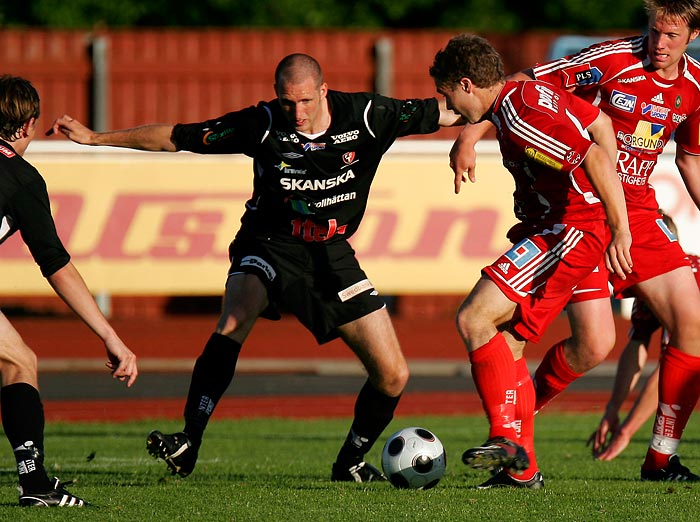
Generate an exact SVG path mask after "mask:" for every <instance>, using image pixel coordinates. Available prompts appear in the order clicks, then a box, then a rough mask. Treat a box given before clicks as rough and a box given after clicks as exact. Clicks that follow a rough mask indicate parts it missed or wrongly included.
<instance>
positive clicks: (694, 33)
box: [688, 29, 700, 42]
mask: <svg viewBox="0 0 700 522" xmlns="http://www.w3.org/2000/svg"><path fill="white" fill-rule="evenodd" d="M699 34H700V29H693V30H692V31H690V40H688V42H692V41H693V40H695V39H696V38H697V37H698V35H699Z"/></svg>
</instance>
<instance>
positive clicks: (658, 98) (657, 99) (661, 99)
mask: <svg viewBox="0 0 700 522" xmlns="http://www.w3.org/2000/svg"><path fill="white" fill-rule="evenodd" d="M651 101H653V102H654V103H658V104H660V105H663V103H664V95H663V93H659V94H657V95H656V96H654V97H653V98H652V99H651Z"/></svg>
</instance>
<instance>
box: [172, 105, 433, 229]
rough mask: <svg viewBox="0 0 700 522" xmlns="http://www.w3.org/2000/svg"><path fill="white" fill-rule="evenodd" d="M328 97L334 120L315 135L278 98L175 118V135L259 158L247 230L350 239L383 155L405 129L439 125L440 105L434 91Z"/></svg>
mask: <svg viewBox="0 0 700 522" xmlns="http://www.w3.org/2000/svg"><path fill="white" fill-rule="evenodd" d="M328 103H329V108H330V111H331V125H330V127H329V128H328V130H327V131H326V132H325V133H324V134H322V135H320V136H318V137H315V138H313V139H310V138H307V137H305V136H304V135H302V134H300V133H298V132H296V131H295V129H294V127H293V125H292V124H291V123H290V122H289V121H288V119H287V118H286V116H285V114H284V112H283V111H282V108H281V106H280V104H279V103H278V101H277V100H272V101H268V102H260V103H259V104H258V105H257V106H255V107H249V108H246V109H243V110H240V111H236V112H231V113H228V114H226V115H224V116H222V117H221V118H217V119H214V120H209V121H205V122H202V123H193V124H185V125H182V124H180V125H176V126H175V128H174V130H173V133H172V141H173V143H174V144H175V146H176V147H177V148H178V150H188V151H191V152H196V153H200V154H231V153H242V154H245V155H247V156H250V157H252V158H253V159H254V163H253V166H254V182H253V194H252V197H251V198H250V200H249V201H248V202H247V203H246V211H245V214H244V215H243V218H242V220H241V223H242V230H244V231H246V232H250V233H255V234H258V233H262V234H267V235H270V236H272V237H277V238H296V239H300V240H303V241H309V242H314V241H333V240H336V239H347V238H349V237H350V236H352V234H353V233H355V231H356V230H357V228H358V226H359V224H360V221H361V220H362V216H363V214H364V212H365V207H366V205H367V198H368V196H369V191H370V185H371V184H372V180H373V179H374V175H375V173H376V171H377V168H378V166H379V162H380V161H381V158H382V155H383V154H384V153H385V152H386V151H387V150H388V149H389V147H390V146H391V144H392V143H393V142H394V141H395V140H396V139H397V138H399V137H401V136H407V135H410V134H428V133H431V132H435V131H436V130H438V121H439V117H440V112H439V109H438V103H437V100H436V99H435V98H429V99H425V100H419V99H413V100H397V99H394V98H387V97H385V96H381V95H378V94H373V93H345V92H339V91H328ZM397 182H400V180H397Z"/></svg>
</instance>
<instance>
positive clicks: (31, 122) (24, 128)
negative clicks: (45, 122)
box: [22, 117, 36, 138]
mask: <svg viewBox="0 0 700 522" xmlns="http://www.w3.org/2000/svg"><path fill="white" fill-rule="evenodd" d="M35 124H36V118H34V117H32V118H29V119H28V120H27V121H25V122H24V124H23V125H22V138H26V137H27V136H29V131H30V130H31V128H32V127H34V125H35Z"/></svg>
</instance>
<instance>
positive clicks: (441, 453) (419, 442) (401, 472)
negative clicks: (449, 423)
mask: <svg viewBox="0 0 700 522" xmlns="http://www.w3.org/2000/svg"><path fill="white" fill-rule="evenodd" d="M446 466H447V457H446V455H445V449H444V448H443V446H442V442H440V439H438V438H437V437H436V436H435V434H434V433H432V432H430V431H428V430H426V429H425V428H418V427H412V428H404V429H402V430H399V431H397V432H396V433H394V434H393V435H392V436H391V437H389V440H387V441H386V444H385V445H384V449H383V450H382V469H383V470H384V474H385V475H386V476H387V478H388V479H389V482H391V483H392V484H393V485H394V486H396V487H397V488H410V489H429V488H432V487H433V486H435V485H436V484H437V483H438V482H439V481H440V479H441V478H442V476H443V475H444V474H445V467H446Z"/></svg>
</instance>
